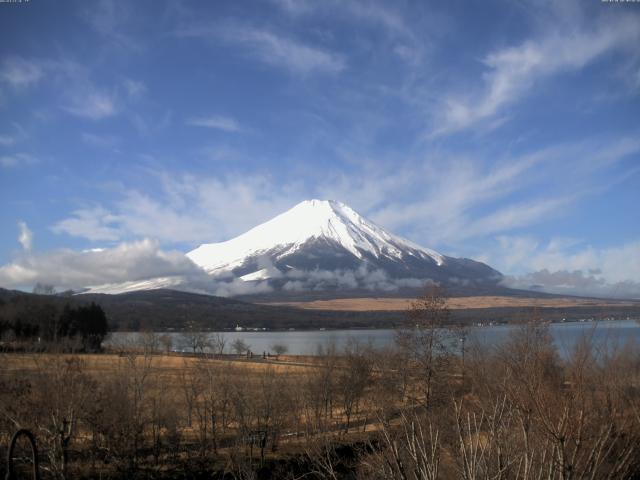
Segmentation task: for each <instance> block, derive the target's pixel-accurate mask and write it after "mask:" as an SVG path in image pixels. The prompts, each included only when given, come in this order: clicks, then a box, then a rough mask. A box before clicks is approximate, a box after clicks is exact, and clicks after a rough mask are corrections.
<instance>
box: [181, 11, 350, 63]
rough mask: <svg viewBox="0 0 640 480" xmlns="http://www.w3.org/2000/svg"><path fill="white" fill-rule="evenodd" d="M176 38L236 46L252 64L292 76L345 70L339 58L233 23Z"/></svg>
mask: <svg viewBox="0 0 640 480" xmlns="http://www.w3.org/2000/svg"><path fill="white" fill-rule="evenodd" d="M176 34H177V35H178V36H179V37H182V38H200V39H206V40H213V41H224V42H226V43H229V44H235V45H238V46H239V47H243V48H244V49H245V50H246V52H247V54H248V55H249V56H251V57H253V58H255V59H256V60H258V61H260V62H262V63H264V64H267V65H271V66H274V67H279V68H284V69H286V70H288V71H289V72H291V73H294V74H300V75H308V74H312V73H324V74H336V73H340V72H341V71H342V70H344V69H345V68H346V62H345V60H344V58H343V56H342V55H340V54H338V53H335V52H332V51H330V50H327V49H323V48H320V47H316V46H312V45H309V44H307V43H304V42H302V41H299V40H296V39H294V38H293V37H291V36H288V35H283V34H281V33H278V32H276V31H275V30H268V29H261V28H257V27H252V26H246V25H241V24H237V23H226V24H205V25H202V24H193V25H189V26H186V27H183V28H181V29H179V30H178V31H177V32H176Z"/></svg>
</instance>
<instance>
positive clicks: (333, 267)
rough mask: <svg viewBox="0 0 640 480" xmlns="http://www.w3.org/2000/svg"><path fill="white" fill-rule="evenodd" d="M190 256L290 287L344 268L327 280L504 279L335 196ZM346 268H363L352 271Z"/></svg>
mask: <svg viewBox="0 0 640 480" xmlns="http://www.w3.org/2000/svg"><path fill="white" fill-rule="evenodd" d="M187 256H188V257H189V258H190V259H191V260H192V261H193V262H194V263H196V264H197V265H199V266H200V267H202V268H203V269H204V270H205V271H206V272H207V273H209V274H211V275H214V276H219V275H233V276H234V277H236V278H238V277H239V278H242V279H243V280H245V281H256V280H266V279H271V280H272V281H274V282H276V283H278V280H279V286H280V287H285V288H287V285H289V286H291V285H294V286H296V287H297V288H304V286H305V283H304V282H302V284H301V281H302V280H304V279H305V277H309V276H313V275H316V276H317V272H340V273H339V275H341V277H343V278H338V280H337V283H336V282H335V281H334V282H333V283H332V279H330V278H328V276H327V275H324V277H325V278H324V282H320V284H324V285H325V286H327V285H331V284H333V285H338V284H342V286H347V287H353V286H355V285H359V286H363V285H365V288H370V289H371V288H372V287H373V284H371V283H370V282H368V281H369V280H371V277H372V273H375V274H377V275H378V276H384V277H388V278H389V279H401V278H405V279H414V280H416V281H415V282H413V284H414V285H417V284H418V283H419V282H418V280H424V279H430V280H433V281H436V282H445V283H447V282H458V283H459V282H467V283H468V282H477V281H483V282H486V281H489V282H493V283H495V282H497V281H498V280H499V279H500V278H501V275H500V273H499V272H497V271H495V270H493V269H492V268H490V267H488V266H487V265H485V264H482V263H480V262H474V261H473V260H468V259H455V258H451V257H446V256H444V255H441V254H439V253H437V252H435V251H433V250H431V249H428V248H424V247H421V246H419V245H416V244H415V243H412V242H410V241H408V240H405V239H403V238H401V237H398V236H396V235H393V234H391V233H389V232H387V231H386V230H384V229H383V228H381V227H379V226H378V225H376V224H374V223H373V222H371V221H369V220H367V219H365V218H364V217H362V216H360V215H359V214H358V213H356V212H355V211H354V210H353V209H351V208H350V207H348V206H347V205H345V204H343V203H340V202H336V201H332V200H307V201H304V202H301V203H299V204H298V205H296V206H294V207H293V208H292V209H290V210H288V211H287V212H284V213H282V214H281V215H278V216H276V217H275V218H273V219H272V220H269V221H267V222H265V223H263V224H261V225H258V226H257V227H255V228H253V229H251V230H249V231H248V232H246V233H244V234H242V235H240V236H238V237H236V238H233V239H231V240H228V241H226V242H221V243H211V244H204V245H201V246H199V247H198V248H196V249H195V250H193V251H191V252H189V253H187ZM304 272H311V273H310V274H309V275H305V273H304ZM345 272H355V273H354V275H353V276H351V277H350V276H348V275H346V273H345ZM352 277H355V278H352ZM293 282H297V283H293ZM383 283H386V285H387V286H389V282H388V281H386V282H378V286H380V285H382V284H383ZM396 283H397V282H396ZM405 284H407V285H408V283H407V282H405ZM306 286H307V287H313V288H316V287H317V286H318V284H317V283H314V284H313V285H311V284H309V282H306Z"/></svg>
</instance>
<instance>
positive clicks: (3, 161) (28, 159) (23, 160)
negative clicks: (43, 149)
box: [0, 153, 38, 168]
mask: <svg viewBox="0 0 640 480" xmlns="http://www.w3.org/2000/svg"><path fill="white" fill-rule="evenodd" d="M36 163H38V159H37V158H36V157H34V156H33V155H30V154H28V153H13V154H10V155H0V167H4V168H16V167H21V166H29V165H35V164H36Z"/></svg>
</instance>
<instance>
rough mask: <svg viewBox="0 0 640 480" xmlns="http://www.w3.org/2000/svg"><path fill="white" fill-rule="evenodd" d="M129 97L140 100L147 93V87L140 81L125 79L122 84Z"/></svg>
mask: <svg viewBox="0 0 640 480" xmlns="http://www.w3.org/2000/svg"><path fill="white" fill-rule="evenodd" d="M122 84H123V85H124V88H125V90H126V92H127V95H128V96H129V97H131V98H139V97H141V96H142V95H144V93H145V92H146V91H147V86H146V85H145V83H144V82H142V81H140V80H134V79H132V78H125V79H124V80H123V82H122Z"/></svg>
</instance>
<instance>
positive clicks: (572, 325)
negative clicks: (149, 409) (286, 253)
mask: <svg viewBox="0 0 640 480" xmlns="http://www.w3.org/2000/svg"><path fill="white" fill-rule="evenodd" d="M514 328H518V327H517V326H515V325H491V326H484V327H470V328H469V329H468V332H469V337H468V338H469V340H468V341H469V342H470V343H471V342H474V341H475V342H479V343H480V344H481V345H486V346H491V345H499V344H500V343H501V342H503V341H504V340H505V339H507V338H508V335H509V332H510V331H512V330H513V329H514ZM549 331H550V333H551V335H552V337H553V340H554V342H555V344H556V347H557V348H558V351H559V353H560V355H562V356H564V355H567V354H568V353H569V352H571V351H572V350H573V348H574V347H575V345H576V343H577V342H578V341H579V340H580V339H581V338H582V337H583V336H584V335H585V334H588V335H592V338H593V341H594V343H595V344H596V345H605V344H606V345H608V346H609V347H611V346H616V345H617V346H622V345H624V344H625V343H626V342H628V341H633V342H636V344H637V345H640V323H638V322H636V321H635V320H610V321H599V322H594V321H585V322H566V323H553V324H551V325H550V326H549ZM394 332H395V330H393V329H380V330H356V329H353V330H312V331H309V330H299V331H258V332H253V331H242V332H236V331H232V332H220V334H221V335H223V336H224V338H225V340H226V347H225V352H228V353H231V343H232V342H233V341H234V340H236V339H238V338H240V339H242V340H244V342H245V343H246V344H247V345H249V347H250V349H251V351H252V352H253V353H254V354H262V352H270V351H272V350H273V345H274V344H281V345H285V346H286V347H287V349H288V353H289V354H293V355H314V354H316V353H317V351H318V346H320V345H328V344H329V343H332V342H333V343H335V344H336V347H338V349H341V348H343V347H344V346H345V345H346V344H347V343H348V342H349V341H350V340H351V339H353V340H357V341H359V342H361V343H364V344H370V345H372V346H373V347H385V346H388V345H391V344H392V343H393V341H394ZM140 335H141V334H139V333H135V332H114V333H112V334H111V335H110V337H109V339H108V340H107V342H106V344H107V345H109V344H111V345H117V344H122V343H129V342H136V341H137V340H138V339H139V338H140ZM162 335H169V336H170V337H171V339H172V350H174V351H177V352H189V351H190V350H189V344H188V341H187V338H186V337H185V334H183V333H181V332H169V333H162ZM207 335H214V333H207Z"/></svg>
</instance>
